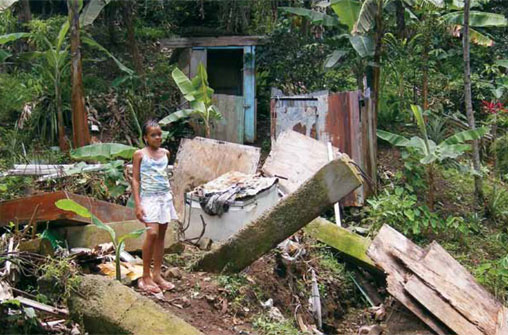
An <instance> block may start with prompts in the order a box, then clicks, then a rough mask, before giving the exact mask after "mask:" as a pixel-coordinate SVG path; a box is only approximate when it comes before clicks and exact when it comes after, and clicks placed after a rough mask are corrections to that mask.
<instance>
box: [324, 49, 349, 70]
mask: <svg viewBox="0 0 508 335" xmlns="http://www.w3.org/2000/svg"><path fill="white" fill-rule="evenodd" d="M346 54H347V51H345V50H335V51H333V52H332V53H331V54H330V55H328V57H327V58H326V60H325V64H324V67H325V69H331V68H332V67H334V66H335V65H336V64H337V63H338V62H339V61H340V60H341V59H342V57H344V56H345V55H346Z"/></svg>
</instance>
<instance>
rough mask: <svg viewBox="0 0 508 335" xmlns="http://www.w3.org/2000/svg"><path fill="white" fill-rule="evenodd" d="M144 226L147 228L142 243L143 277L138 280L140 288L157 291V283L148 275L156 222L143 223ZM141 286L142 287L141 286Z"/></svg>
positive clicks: (153, 248)
mask: <svg viewBox="0 0 508 335" xmlns="http://www.w3.org/2000/svg"><path fill="white" fill-rule="evenodd" d="M145 225H146V227H147V228H149V229H148V230H147V231H146V237H145V242H144V243H143V249H142V252H143V254H142V256H143V277H141V278H140V279H139V280H140V281H141V282H140V283H139V284H140V288H142V289H144V290H147V291H151V292H152V291H153V292H157V291H160V290H159V289H158V286H157V284H156V283H155V282H154V281H153V279H152V276H151V275H150V265H151V263H152V257H153V255H154V251H155V249H156V244H157V231H158V227H157V226H158V224H156V223H145ZM142 286H143V287H142Z"/></svg>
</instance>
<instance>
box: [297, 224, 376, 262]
mask: <svg viewBox="0 0 508 335" xmlns="http://www.w3.org/2000/svg"><path fill="white" fill-rule="evenodd" d="M304 231H305V232H306V233H307V234H309V235H310V236H312V237H314V238H315V239H317V240H318V241H320V242H323V243H326V244H328V245H329V246H331V247H333V248H335V249H337V250H338V251H340V252H341V253H342V254H344V255H345V256H346V257H347V258H349V259H351V260H352V261H353V262H355V263H358V264H359V265H361V266H364V267H366V268H368V269H369V270H377V271H379V270H380V268H379V267H377V266H376V264H375V263H374V262H373V261H372V259H370V257H369V256H367V249H369V246H370V244H371V242H372V241H371V240H370V239H368V238H365V237H362V236H360V235H358V234H355V233H352V232H350V231H349V230H347V229H344V228H341V227H339V226H337V225H336V224H333V223H332V222H330V221H328V220H326V219H324V218H322V217H318V218H316V219H314V220H313V221H312V222H311V223H309V224H308V225H307V226H306V227H305V228H304Z"/></svg>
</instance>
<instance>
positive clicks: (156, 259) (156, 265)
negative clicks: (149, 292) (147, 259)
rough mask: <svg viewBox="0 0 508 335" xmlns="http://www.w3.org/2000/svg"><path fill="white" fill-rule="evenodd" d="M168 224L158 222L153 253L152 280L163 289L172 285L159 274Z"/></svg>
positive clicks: (167, 288)
mask: <svg viewBox="0 0 508 335" xmlns="http://www.w3.org/2000/svg"><path fill="white" fill-rule="evenodd" d="M167 229H168V224H167V223H165V224H159V233H158V234H157V239H156V240H155V249H154V255H153V281H154V282H155V283H157V285H159V287H160V288H161V289H163V290H170V289H172V288H173V287H174V285H173V284H171V283H170V282H168V281H166V280H164V278H162V276H161V266H162V257H163V256H164V238H165V236H166V230H167Z"/></svg>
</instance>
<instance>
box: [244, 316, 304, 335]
mask: <svg viewBox="0 0 508 335" xmlns="http://www.w3.org/2000/svg"><path fill="white" fill-rule="evenodd" d="M253 325H254V328H255V329H257V330H258V331H259V334H260V335H300V334H302V333H301V332H300V331H299V330H298V329H297V328H296V327H295V326H294V324H293V322H292V321H289V320H285V321H283V322H278V321H274V320H271V319H270V318H268V317H267V316H265V315H259V316H258V317H257V318H256V319H255V320H254V322H253Z"/></svg>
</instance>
